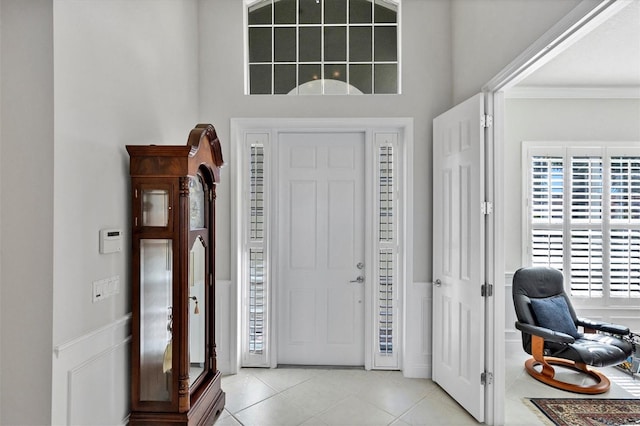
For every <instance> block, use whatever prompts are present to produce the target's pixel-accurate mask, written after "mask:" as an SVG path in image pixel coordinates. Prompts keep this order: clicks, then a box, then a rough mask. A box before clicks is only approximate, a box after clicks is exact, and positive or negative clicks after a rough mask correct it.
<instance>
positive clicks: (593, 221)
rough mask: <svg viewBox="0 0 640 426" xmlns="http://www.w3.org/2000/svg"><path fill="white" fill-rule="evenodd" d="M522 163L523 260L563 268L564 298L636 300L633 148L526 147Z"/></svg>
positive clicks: (636, 167)
mask: <svg viewBox="0 0 640 426" xmlns="http://www.w3.org/2000/svg"><path fill="white" fill-rule="evenodd" d="M632 145H633V146H632ZM634 154H635V155H634ZM526 159H527V164H528V166H529V173H528V180H527V187H528V195H527V197H528V198H527V199H528V214H527V219H526V220H527V223H528V233H529V238H530V240H529V245H528V250H529V251H528V253H529V258H530V263H531V264H532V265H541V266H550V267H553V268H556V269H559V270H562V271H564V273H565V279H566V281H567V287H568V288H567V290H568V291H570V293H571V295H572V296H578V297H584V298H589V299H599V300H602V302H601V303H603V304H610V303H614V304H619V303H622V302H621V300H622V299H631V298H639V297H640V149H639V148H638V144H635V145H634V144H630V146H629V147H620V146H618V147H609V146H601V147H594V146H593V144H582V145H580V144H576V146H571V145H569V144H566V145H564V144H562V143H554V144H548V145H541V146H528V147H527V151H526ZM612 298H614V299H616V302H609V299H612ZM629 303H633V302H631V301H629Z"/></svg>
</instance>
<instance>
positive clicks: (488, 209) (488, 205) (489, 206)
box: [480, 201, 493, 214]
mask: <svg viewBox="0 0 640 426" xmlns="http://www.w3.org/2000/svg"><path fill="white" fill-rule="evenodd" d="M480 209H481V210H482V214H491V213H493V203H492V202H491V201H483V202H482V206H481V207H480Z"/></svg>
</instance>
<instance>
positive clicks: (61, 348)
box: [53, 312, 131, 358]
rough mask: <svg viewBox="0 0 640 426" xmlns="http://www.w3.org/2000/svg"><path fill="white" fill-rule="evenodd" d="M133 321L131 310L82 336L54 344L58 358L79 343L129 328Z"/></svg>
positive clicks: (54, 351) (100, 338) (98, 338)
mask: <svg viewBox="0 0 640 426" xmlns="http://www.w3.org/2000/svg"><path fill="white" fill-rule="evenodd" d="M130 322H131V312H129V313H128V314H127V315H125V316H123V317H121V318H119V319H117V320H115V321H113V322H112V323H109V324H107V325H105V326H102V327H100V328H96V329H95V330H93V331H90V332H89V333H87V334H83V335H82V336H79V337H76V338H75V339H71V340H67V341H66V342H64V343H61V344H59V345H56V346H54V348H53V353H54V354H55V356H56V358H60V357H61V356H62V355H63V352H67V351H69V350H70V349H72V348H74V349H75V348H76V347H77V345H80V344H83V343H87V344H89V342H90V341H92V340H102V339H103V336H108V335H111V334H114V335H115V334H117V333H118V331H119V330H118V329H119V328H127V327H130V325H129V323H130Z"/></svg>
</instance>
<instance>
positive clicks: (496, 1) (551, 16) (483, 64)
mask: <svg viewBox="0 0 640 426" xmlns="http://www.w3.org/2000/svg"><path fill="white" fill-rule="evenodd" d="M580 1H581V0H560V1H559V0H451V2H452V8H451V13H452V17H453V100H454V102H455V103H458V102H461V101H463V100H465V99H467V98H469V97H471V96H473V95H475V94H476V93H478V92H479V91H480V88H481V87H482V86H483V85H484V84H485V83H487V82H488V81H489V80H490V79H491V78H493V77H494V76H495V75H497V74H498V73H499V72H500V71H501V70H502V69H503V68H504V67H505V66H506V65H507V64H509V63H510V62H511V61H512V60H514V59H515V58H516V57H517V56H518V55H519V54H520V53H522V52H523V51H524V50H525V49H526V48H527V47H529V46H530V45H531V44H532V43H533V42H534V41H536V40H537V39H538V38H539V37H540V36H542V35H543V34H544V33H545V32H546V31H547V30H548V29H550V28H551V27H552V26H553V25H554V24H555V23H556V22H558V21H559V20H560V19H561V18H563V17H564V16H565V15H566V14H567V13H569V11H571V9H573V8H574V7H575V6H576V5H578V4H579V3H580ZM586 1H593V2H594V3H597V2H599V1H600V0H586Z"/></svg>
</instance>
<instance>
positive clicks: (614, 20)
mask: <svg viewBox="0 0 640 426" xmlns="http://www.w3.org/2000/svg"><path fill="white" fill-rule="evenodd" d="M518 87H546V88H552V87H563V88H578V87H601V88H615V87H640V0H632V2H631V3H630V4H629V5H628V6H625V7H624V8H623V9H621V10H620V11H619V12H617V13H616V14H615V15H613V16H611V17H610V18H609V19H607V20H606V21H604V22H603V23H601V24H600V25H599V26H597V27H596V28H595V29H593V30H592V31H591V32H590V33H588V34H587V35H585V36H584V37H582V38H581V39H580V40H578V41H576V42H575V43H574V44H573V45H571V46H569V47H568V48H567V49H566V50H565V51H563V52H562V53H560V54H559V55H558V56H556V57H555V58H553V59H551V61H550V62H548V63H547V64H545V65H543V66H542V67H541V68H540V69H538V70H537V71H535V72H534V73H533V74H531V75H530V76H528V77H527V78H525V79H524V80H522V81H521V82H520V83H519V84H518Z"/></svg>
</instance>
